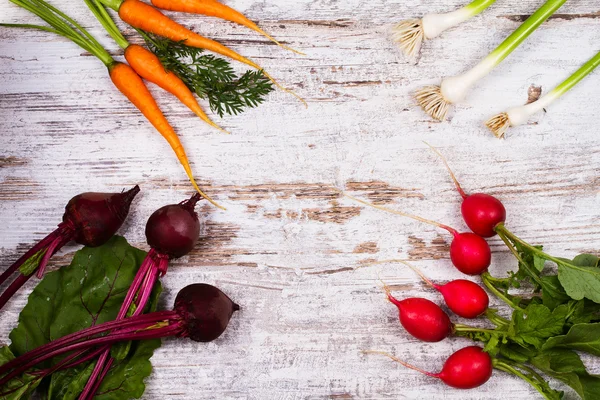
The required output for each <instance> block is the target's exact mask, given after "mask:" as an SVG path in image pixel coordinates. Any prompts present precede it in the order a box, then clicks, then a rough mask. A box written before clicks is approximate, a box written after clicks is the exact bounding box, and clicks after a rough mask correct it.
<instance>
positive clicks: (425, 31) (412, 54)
mask: <svg viewBox="0 0 600 400" xmlns="http://www.w3.org/2000/svg"><path fill="white" fill-rule="evenodd" d="M495 2H496V0H474V1H473V2H471V3H470V4H468V5H466V6H464V7H461V8H459V9H457V10H454V11H450V12H446V13H440V14H427V15H425V16H424V17H423V18H421V19H407V20H404V21H402V22H400V23H399V24H397V25H396V26H395V27H394V28H393V30H392V39H393V40H394V41H395V42H396V43H398V46H400V48H401V49H402V51H404V54H406V56H407V57H409V58H413V59H414V58H416V56H417V55H418V54H419V52H420V50H421V45H422V43H423V40H425V39H433V38H435V37H437V36H439V35H440V34H441V33H442V32H444V31H446V30H447V29H450V28H452V27H455V26H457V25H459V24H461V23H463V22H465V21H466V20H468V19H470V18H472V17H474V16H476V15H477V14H479V13H481V12H482V11H483V10H485V9H486V8H488V7H489V6H491V5H492V4H494V3H495Z"/></svg>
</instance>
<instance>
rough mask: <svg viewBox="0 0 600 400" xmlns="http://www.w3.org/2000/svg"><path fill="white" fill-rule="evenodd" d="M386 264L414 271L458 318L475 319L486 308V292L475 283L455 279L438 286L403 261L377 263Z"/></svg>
mask: <svg viewBox="0 0 600 400" xmlns="http://www.w3.org/2000/svg"><path fill="white" fill-rule="evenodd" d="M387 262H399V263H402V264H404V265H406V266H408V267H409V268H410V269H412V270H413V271H415V272H416V273H417V274H418V275H419V276H420V277H421V279H423V281H425V283H427V284H428V285H429V286H431V287H432V288H434V289H436V290H437V291H438V292H440V293H441V294H442V296H443V297H444V301H445V302H446V305H447V306H448V308H449V309H450V310H452V312H453V313H454V314H456V315H458V316H459V317H463V318H469V319H472V318H476V317H478V316H479V315H481V314H483V313H484V312H485V311H486V310H487V308H488V305H489V303H490V298H489V296H488V294H487V293H486V291H485V290H483V288H482V287H481V286H479V285H478V284H476V283H475V282H471V281H468V280H466V279H456V280H453V281H450V282H448V283H446V284H444V285H438V284H436V283H433V282H432V281H431V280H429V279H428V278H427V277H426V276H425V275H424V274H423V273H422V272H421V271H419V269H418V268H417V267H415V266H414V265H411V264H409V263H407V262H406V261H404V260H385V261H378V264H381V263H387Z"/></svg>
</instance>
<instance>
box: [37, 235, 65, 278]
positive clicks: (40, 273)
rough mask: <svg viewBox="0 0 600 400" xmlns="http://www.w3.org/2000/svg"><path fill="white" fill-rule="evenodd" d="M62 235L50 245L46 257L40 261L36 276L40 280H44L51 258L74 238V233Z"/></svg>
mask: <svg viewBox="0 0 600 400" xmlns="http://www.w3.org/2000/svg"><path fill="white" fill-rule="evenodd" d="M61 235H64V236H59V237H57V238H56V239H54V240H53V241H52V243H50V245H49V246H48V249H47V250H46V253H45V254H44V257H42V260H41V261H40V264H39V265H38V267H37V273H36V276H37V278H38V279H42V278H43V277H44V272H46V266H47V265H48V261H50V258H51V257H52V256H53V255H54V254H56V253H57V252H58V251H59V250H60V249H61V248H62V247H63V246H64V245H65V244H67V243H69V242H70V241H71V240H72V239H73V237H74V231H72V230H71V231H63V233H61Z"/></svg>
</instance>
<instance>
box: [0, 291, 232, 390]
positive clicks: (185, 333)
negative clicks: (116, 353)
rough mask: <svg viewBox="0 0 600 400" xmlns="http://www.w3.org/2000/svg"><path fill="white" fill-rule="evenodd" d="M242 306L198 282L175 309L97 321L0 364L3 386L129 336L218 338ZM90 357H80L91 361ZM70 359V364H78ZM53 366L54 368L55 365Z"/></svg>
mask: <svg viewBox="0 0 600 400" xmlns="http://www.w3.org/2000/svg"><path fill="white" fill-rule="evenodd" d="M239 309H240V307H239V306H238V305H237V304H235V303H234V302H233V301H232V300H231V299H230V298H229V297H228V296H227V295H226V294H225V293H223V292H222V291H221V290H219V289H218V288H216V287H214V286H211V285H207V284H203V283H196V284H192V285H189V286H186V287H185V288H183V289H181V291H180V292H179V293H178V294H177V297H176V299H175V307H174V310H172V311H158V312H153V313H150V314H142V315H136V316H133V317H130V318H125V319H121V320H115V321H109V322H105V323H103V324H99V325H94V326H92V327H90V328H86V329H83V330H81V331H79V332H75V333H72V334H70V335H67V336H63V337H62V338H60V339H55V340H53V341H52V342H50V343H47V344H45V345H43V346H40V347H38V348H36V349H34V350H31V351H29V352H27V353H25V354H23V355H21V356H19V357H17V358H15V359H13V360H11V361H9V362H8V363H6V364H4V365H2V366H0V376H2V375H4V376H3V377H2V378H0V386H2V385H4V384H6V383H7V382H9V381H10V380H11V379H13V378H14V377H16V376H18V375H20V374H22V373H24V372H25V371H27V370H28V369H29V368H32V367H34V366H35V365H37V364H39V363H41V362H44V361H46V360H49V359H51V358H54V357H57V356H60V355H63V354H66V353H71V352H73V353H72V354H71V356H69V355H67V358H70V359H72V358H73V357H72V355H73V354H74V355H81V354H82V353H81V352H82V351H83V350H90V349H91V350H92V351H93V350H94V349H95V348H96V347H97V346H100V347H102V346H104V345H110V344H115V343H118V342H127V341H130V340H144V339H156V338H163V337H168V336H176V337H189V338H190V339H192V340H194V341H198V342H207V341H212V340H214V339H216V338H218V337H219V336H220V335H221V334H223V332H224V331H225V329H226V328H227V325H228V324H229V320H230V319H231V316H232V315H233V313H234V312H235V311H237V310H239ZM89 359H90V358H89V357H83V359H80V360H79V361H80V362H82V361H81V360H84V361H89ZM77 364H78V362H75V363H71V364H70V366H74V365H77ZM53 369H54V368H53Z"/></svg>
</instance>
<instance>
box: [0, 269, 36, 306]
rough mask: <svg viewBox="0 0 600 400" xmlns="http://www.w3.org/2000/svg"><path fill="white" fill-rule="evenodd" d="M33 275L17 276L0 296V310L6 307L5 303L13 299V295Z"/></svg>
mask: <svg viewBox="0 0 600 400" xmlns="http://www.w3.org/2000/svg"><path fill="white" fill-rule="evenodd" d="M32 276H33V275H27V276H25V275H19V276H17V279H15V280H14V281H13V282H12V283H11V284H10V285H9V286H8V287H7V288H6V290H5V291H4V293H2V295H0V309H2V307H4V306H5V305H6V303H7V302H8V301H9V300H10V299H11V297H13V295H14V294H15V293H17V291H18V290H19V289H20V288H21V286H23V285H24V284H25V282H27V281H28V280H29V278H31V277H32Z"/></svg>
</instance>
